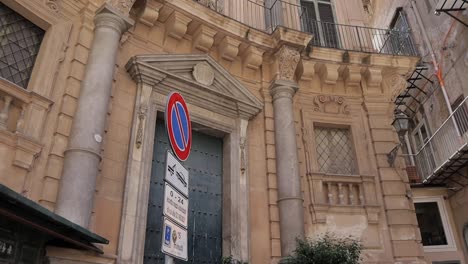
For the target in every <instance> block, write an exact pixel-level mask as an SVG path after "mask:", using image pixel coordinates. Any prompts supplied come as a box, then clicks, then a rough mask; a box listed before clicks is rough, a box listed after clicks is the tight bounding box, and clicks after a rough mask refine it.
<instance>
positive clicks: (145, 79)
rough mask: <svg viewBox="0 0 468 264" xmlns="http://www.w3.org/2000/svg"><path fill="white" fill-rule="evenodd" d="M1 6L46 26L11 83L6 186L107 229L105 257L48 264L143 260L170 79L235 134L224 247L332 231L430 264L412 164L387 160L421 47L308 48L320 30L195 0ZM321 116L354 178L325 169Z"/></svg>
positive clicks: (211, 122)
mask: <svg viewBox="0 0 468 264" xmlns="http://www.w3.org/2000/svg"><path fill="white" fill-rule="evenodd" d="M5 3H6V4H7V5H8V6H10V7H11V8H12V9H14V10H15V11H16V12H18V13H20V14H21V15H23V16H25V17H26V18H28V19H29V20H30V21H32V22H34V23H36V24H37V25H39V26H40V27H42V28H43V29H44V30H46V37H45V38H44V41H43V43H42V46H41V48H40V53H39V56H38V58H37V61H36V64H35V67H34V70H33V73H32V77H31V81H30V84H29V85H28V87H27V89H21V88H19V87H16V86H15V85H13V84H11V83H9V82H7V81H3V79H0V96H1V97H2V98H3V96H4V94H6V95H8V96H10V97H7V98H11V100H10V99H8V100H5V102H7V101H8V102H10V101H11V102H13V103H12V104H11V105H12V107H11V109H12V110H9V112H8V124H9V125H8V129H4V128H2V129H0V154H1V156H2V157H6V158H5V159H3V160H2V161H1V162H0V183H2V184H4V185H6V186H7V187H9V188H11V189H13V190H14V191H15V192H17V193H21V194H22V195H24V196H26V197H27V198H29V199H31V200H32V201H35V202H37V203H39V204H40V205H41V206H42V207H45V208H47V209H48V210H51V211H54V212H56V213H58V214H60V215H62V216H64V217H65V218H67V219H69V220H71V221H73V222H75V223H77V224H79V225H82V226H84V227H86V228H87V229H89V230H91V231H93V232H95V233H97V234H99V235H101V236H103V237H105V238H107V239H108V240H109V244H108V245H103V246H102V251H103V252H104V254H97V253H92V252H89V251H82V250H76V249H66V248H60V247H52V246H48V247H47V248H46V253H45V254H46V257H47V258H48V259H49V261H50V263H144V260H143V256H144V254H145V253H144V249H145V241H146V239H145V228H146V221H147V210H148V196H149V183H150V174H151V169H152V158H151V157H152V153H153V145H154V142H155V126H156V119H157V117H158V115H160V114H161V113H162V112H163V111H164V107H165V100H166V96H167V95H168V94H169V92H170V91H174V90H177V91H179V92H181V93H182V94H183V95H184V97H185V98H186V100H187V102H188V106H189V109H190V111H191V116H192V122H193V124H194V126H195V127H198V128H199V129H200V131H207V133H209V134H213V135H217V136H218V137H221V138H222V139H223V144H224V147H223V156H224V161H223V190H227V191H225V192H224V193H223V223H222V225H223V241H222V250H223V255H225V256H229V255H232V256H233V257H234V258H235V259H238V260H242V261H246V262H249V263H254V264H257V263H258V264H264V263H265V264H266V263H278V261H279V260H280V259H281V257H284V256H285V255H287V254H289V253H291V252H292V251H293V249H294V247H295V244H294V243H295V238H296V237H314V236H318V235H320V234H323V233H325V232H333V233H336V234H339V235H352V236H354V237H356V238H357V239H360V240H361V241H362V243H363V245H364V252H363V261H364V262H365V263H424V260H423V254H422V247H421V243H420V237H419V233H418V232H419V231H418V227H417V222H416V217H415V213H414V206H413V203H412V199H411V196H409V195H408V191H409V184H408V179H407V176H406V173H405V172H404V171H403V170H402V167H401V165H402V162H401V160H398V162H396V166H395V167H391V166H390V165H389V164H388V163H387V161H386V154H387V153H388V152H389V151H391V150H392V149H393V148H394V147H395V145H396V144H397V142H398V139H397V137H396V134H395V133H394V130H393V128H392V126H391V123H392V114H393V105H392V103H391V98H392V96H394V91H395V89H397V87H396V86H398V81H397V80H394V79H392V78H393V77H394V76H396V75H405V74H407V73H409V72H411V71H412V69H413V68H414V67H415V64H416V62H417V60H418V58H417V57H409V56H391V55H382V54H377V53H376V54H367V53H360V52H351V51H350V52H346V54H345V51H343V50H339V49H329V48H321V47H314V48H312V49H311V48H310V47H308V43H309V42H310V40H311V38H312V35H310V34H309V33H305V32H300V31H296V30H289V29H287V28H285V27H277V28H276V29H275V31H274V32H272V33H268V32H265V31H261V30H256V29H254V28H251V27H249V26H247V25H246V24H244V23H241V22H238V21H236V20H234V19H231V18H229V17H227V16H224V15H222V14H219V13H218V12H216V10H211V9H208V8H206V7H205V6H203V5H200V4H199V3H197V2H195V1H187V0H170V1H169V0H166V1H163V0H147V1H142V2H140V1H136V3H134V1H120V0H111V1H98V0H96V1H87V0H80V1H71V0H70V1H68V0H63V1H53V3H52V2H51V1H48V2H46V1H40V0H34V1H29V0H28V1H27V0H15V1H14V0H7V1H5ZM52 6H53V7H52ZM230 8H231V9H232V7H230ZM231 9H230V11H229V12H231V11H232V10H231ZM32 10H34V12H31V11H32ZM218 11H219V10H218ZM232 12H233V11H232ZM249 19H250V18H249ZM241 21H242V20H241ZM57 51H58V52H57ZM344 56H345V57H347V59H346V61H343V57H344ZM363 61H364V62H366V63H363ZM114 66H115V67H114ZM388 83H390V84H391V85H387V84H388ZM2 102H3V101H2ZM5 105H7V103H5V104H3V103H2V107H5ZM9 109H10V108H9ZM3 112H6V111H3ZM17 127H19V128H20V129H17ZM317 128H323V129H336V130H339V132H340V133H345V132H346V134H345V135H347V141H346V142H348V143H347V144H348V145H347V147H348V148H349V149H350V152H349V155H352V156H353V159H352V160H353V162H354V163H355V164H354V165H353V166H354V167H355V168H356V169H355V171H353V173H352V174H350V175H340V174H333V173H327V172H326V171H324V170H323V169H322V167H321V166H322V165H321V164H322V163H320V162H321V161H319V155H318V154H317V153H318V147H319V145H320V144H323V142H322V141H325V140H330V142H332V141H333V140H335V139H334V138H333V137H331V136H329V137H328V139H320V140H322V141H319V137H318V130H317ZM343 131H345V132H343ZM327 142H328V141H327ZM330 144H335V143H330ZM327 151H332V150H330V149H328V150H327ZM77 186H79V188H78V187H77ZM83 194H86V195H83ZM291 215H293V216H294V217H291Z"/></svg>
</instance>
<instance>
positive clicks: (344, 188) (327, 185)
mask: <svg viewBox="0 0 468 264" xmlns="http://www.w3.org/2000/svg"><path fill="white" fill-rule="evenodd" d="M323 185H324V187H323V189H324V190H325V196H326V197H327V200H326V201H327V203H328V204H329V205H349V206H363V205H365V200H364V193H363V190H362V184H360V183H356V182H342V181H324V182H323Z"/></svg>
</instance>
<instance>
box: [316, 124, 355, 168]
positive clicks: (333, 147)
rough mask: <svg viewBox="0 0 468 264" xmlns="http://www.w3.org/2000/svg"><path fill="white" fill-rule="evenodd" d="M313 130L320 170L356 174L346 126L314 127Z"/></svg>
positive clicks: (352, 149) (353, 155)
mask: <svg viewBox="0 0 468 264" xmlns="http://www.w3.org/2000/svg"><path fill="white" fill-rule="evenodd" d="M314 132H315V143H316V147H317V163H318V169H319V171H320V172H322V173H329V174H342V175H355V174H357V170H356V157H355V154H354V147H353V144H352V140H351V133H350V131H349V129H348V128H327V127H315V129H314Z"/></svg>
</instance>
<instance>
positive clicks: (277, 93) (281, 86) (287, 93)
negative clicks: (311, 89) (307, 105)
mask: <svg viewBox="0 0 468 264" xmlns="http://www.w3.org/2000/svg"><path fill="white" fill-rule="evenodd" d="M298 89H299V86H298V85H297V83H295V82H293V81H289V80H276V81H274V82H273V84H272V85H271V89H270V94H271V96H272V97H273V101H275V100H277V99H280V98H290V99H292V98H293V97H294V94H295V93H296V92H297V90H298Z"/></svg>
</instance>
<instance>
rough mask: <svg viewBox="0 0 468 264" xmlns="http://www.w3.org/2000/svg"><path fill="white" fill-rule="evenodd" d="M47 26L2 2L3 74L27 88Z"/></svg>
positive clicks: (0, 65)
mask: <svg viewBox="0 0 468 264" xmlns="http://www.w3.org/2000/svg"><path fill="white" fill-rule="evenodd" d="M43 37H44V30H42V29H41V28H39V27H37V26H36V25H34V24H33V23H31V22H30V21H29V20H27V19H26V18H24V17H22V16H21V15H19V14H18V13H16V12H15V11H13V10H11V9H10V8H8V7H7V6H6V5H4V4H2V3H0V77H1V78H4V79H7V80H8V81H10V82H12V83H15V84H16V85H18V86H21V87H23V88H26V87H27V86H28V82H29V78H30V77H31V72H32V69H33V66H34V62H35V60H36V57H37V54H38V52H39V47H40V46H41V42H42V39H43Z"/></svg>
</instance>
